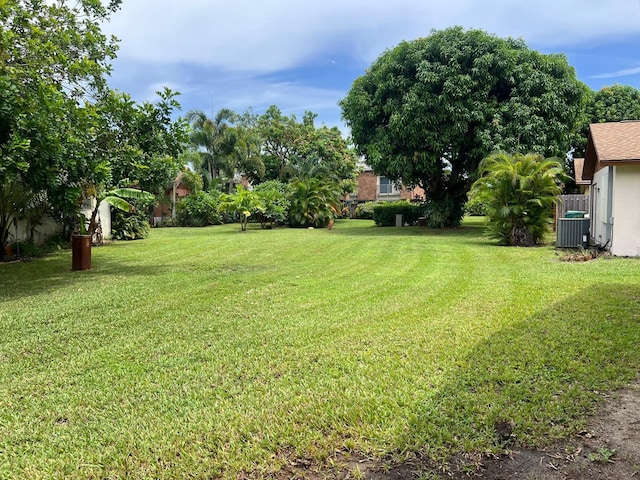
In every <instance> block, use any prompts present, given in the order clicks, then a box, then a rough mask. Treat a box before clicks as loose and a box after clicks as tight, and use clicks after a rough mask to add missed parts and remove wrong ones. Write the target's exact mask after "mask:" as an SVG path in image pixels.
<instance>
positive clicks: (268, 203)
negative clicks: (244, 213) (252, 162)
mask: <svg viewBox="0 0 640 480" xmlns="http://www.w3.org/2000/svg"><path fill="white" fill-rule="evenodd" d="M289 190H290V187H289V184H288V183H283V182H279V181H277V180H269V181H267V182H263V183H261V184H260V185H257V186H256V188H255V190H254V191H255V192H256V194H257V195H258V196H259V197H260V200H261V201H262V206H263V210H262V211H260V212H258V220H259V221H260V224H261V225H262V228H273V224H274V223H283V222H284V221H285V220H286V219H287V213H288V211H289V200H288V198H287V196H288V193H289Z"/></svg>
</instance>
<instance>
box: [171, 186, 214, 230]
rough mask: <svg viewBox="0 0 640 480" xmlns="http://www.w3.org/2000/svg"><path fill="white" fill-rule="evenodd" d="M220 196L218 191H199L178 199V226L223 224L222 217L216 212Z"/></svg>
mask: <svg viewBox="0 0 640 480" xmlns="http://www.w3.org/2000/svg"><path fill="white" fill-rule="evenodd" d="M221 195H222V194H221V193H220V192H218V191H212V192H204V191H200V192H196V193H192V194H190V195H187V196H186V197H184V198H182V199H180V200H179V202H178V205H177V207H176V221H177V223H178V225H180V226H182V227H204V226H207V225H218V224H221V223H223V217H222V215H221V214H220V213H219V212H218V207H219V206H220V196H221Z"/></svg>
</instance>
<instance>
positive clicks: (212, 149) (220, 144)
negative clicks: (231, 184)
mask: <svg viewBox="0 0 640 480" xmlns="http://www.w3.org/2000/svg"><path fill="white" fill-rule="evenodd" d="M236 119H237V114H236V113H235V112H233V111H232V110H229V109H228V108H222V109H220V110H219V111H218V113H217V114H216V116H215V117H214V118H209V117H207V115H206V114H205V113H204V112H203V111H201V110H191V111H189V112H188V113H187V120H188V121H189V123H190V125H191V138H190V140H191V144H192V146H193V147H195V148H197V149H199V153H200V160H199V161H198V162H197V165H194V166H195V167H196V170H198V171H200V172H202V173H204V174H205V175H206V176H207V179H208V181H212V180H215V179H217V178H219V177H220V173H221V171H228V170H232V168H230V167H228V165H227V164H226V162H227V160H228V159H229V158H230V156H231V155H232V153H233V151H234V148H235V145H236V142H237V136H236V133H235V132H234V130H233V128H232V125H233V123H235V121H236ZM233 173H235V172H231V175H233ZM205 183H209V182H207V181H205Z"/></svg>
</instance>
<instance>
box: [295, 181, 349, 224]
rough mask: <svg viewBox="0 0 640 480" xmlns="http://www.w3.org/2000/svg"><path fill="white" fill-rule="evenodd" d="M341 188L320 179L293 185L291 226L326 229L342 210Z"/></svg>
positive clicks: (298, 182)
mask: <svg viewBox="0 0 640 480" xmlns="http://www.w3.org/2000/svg"><path fill="white" fill-rule="evenodd" d="M340 193H341V192H340V188H339V186H338V185H337V184H335V183H330V182H326V181H323V180H322V179H320V178H315V177H312V178H307V179H304V180H303V179H296V180H294V181H293V182H292V183H291V193H290V196H289V201H290V206H289V224H290V225H291V226H292V227H324V226H326V225H327V224H328V223H329V221H330V220H331V219H333V218H334V217H335V215H336V214H337V213H338V212H340V210H341V209H342V202H341V200H340Z"/></svg>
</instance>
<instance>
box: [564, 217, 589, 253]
mask: <svg viewBox="0 0 640 480" xmlns="http://www.w3.org/2000/svg"><path fill="white" fill-rule="evenodd" d="M557 233H558V237H557V239H556V247H558V248H588V247H589V219H588V218H559V219H558V232H557Z"/></svg>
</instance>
